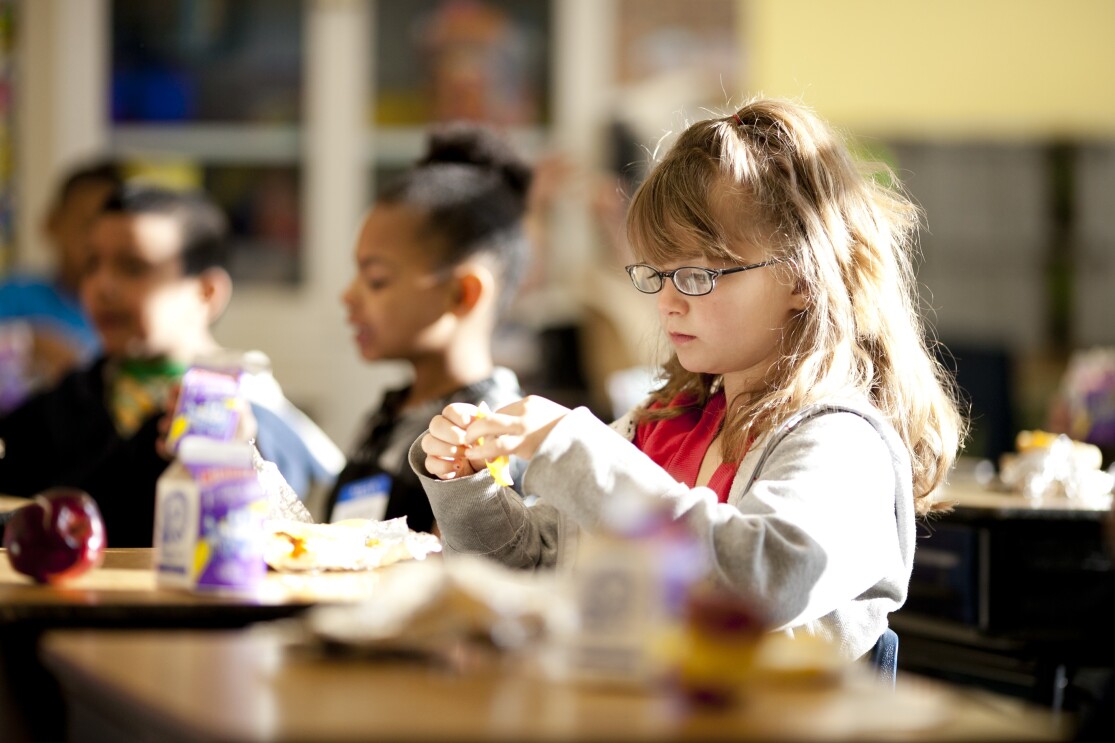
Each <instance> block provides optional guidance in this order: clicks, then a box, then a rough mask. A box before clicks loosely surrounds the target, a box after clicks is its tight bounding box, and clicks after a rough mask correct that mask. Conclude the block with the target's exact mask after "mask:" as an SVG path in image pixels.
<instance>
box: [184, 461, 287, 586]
mask: <svg viewBox="0 0 1115 743" xmlns="http://www.w3.org/2000/svg"><path fill="white" fill-rule="evenodd" d="M186 469H187V470H188V471H189V472H190V474H191V476H192V477H193V479H194V481H195V482H197V484H198V497H199V501H200V513H199V519H198V537H197V545H196V547H195V550H194V567H195V569H196V571H197V577H196V587H197V588H199V589H222V588H226V589H237V590H242V589H251V588H254V587H256V586H258V585H259V584H260V582H261V581H262V580H263V578H264V576H265V575H266V573H267V563H266V562H265V561H264V546H265V545H264V530H263V521H264V518H265V517H266V515H267V495H266V493H265V492H264V490H263V486H262V485H261V484H260V482H259V477H258V476H257V475H256V472H255V470H254V469H244V468H240V467H225V466H215V467H211V466H190V465H189V464H187V466H186Z"/></svg>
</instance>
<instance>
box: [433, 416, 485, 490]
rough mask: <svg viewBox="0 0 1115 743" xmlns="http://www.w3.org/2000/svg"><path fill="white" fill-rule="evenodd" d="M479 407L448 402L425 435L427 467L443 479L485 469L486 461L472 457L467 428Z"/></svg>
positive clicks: (463, 475) (450, 478)
mask: <svg viewBox="0 0 1115 743" xmlns="http://www.w3.org/2000/svg"><path fill="white" fill-rule="evenodd" d="M479 411H480V408H478V407H476V406H475V405H470V404H468V403H463V402H455V403H452V404H451V405H447V406H446V407H445V409H444V410H442V411H441V415H435V416H434V417H433V419H432V420H431V421H430V432H429V433H427V434H426V435H425V436H423V437H422V451H424V452H426V471H427V472H429V473H430V474H431V475H433V476H434V477H437V478H439V479H441V480H452V479H453V478H455V477H467V476H468V475H471V474H474V473H475V472H477V471H479V470H481V469H483V467H484V461H483V460H475V461H473V460H472V459H470V458H469V452H468V447H467V445H466V444H465V442H466V440H467V437H466V434H465V430H466V429H467V428H468V426H469V424H470V423H472V421H474V420H475V419H476V415H477V413H478V412H479Z"/></svg>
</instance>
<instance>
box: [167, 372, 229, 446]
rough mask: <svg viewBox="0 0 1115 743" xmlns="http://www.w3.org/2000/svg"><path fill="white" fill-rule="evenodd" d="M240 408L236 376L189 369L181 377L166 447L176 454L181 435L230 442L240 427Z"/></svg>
mask: <svg viewBox="0 0 1115 743" xmlns="http://www.w3.org/2000/svg"><path fill="white" fill-rule="evenodd" d="M243 406H244V402H243V400H242V398H241V397H240V379H239V375H233V374H226V373H223V372H218V371H212V370H210V369H204V368H199V367H194V368H191V369H190V370H188V371H187V372H186V374H185V375H184V376H183V377H182V389H181V391H180V392H179V393H178V404H177V406H176V407H175V410H174V417H173V418H171V422H170V431H169V432H168V433H167V448H168V449H169V450H170V451H172V452H175V451H177V450H178V443H179V442H180V441H181V440H182V437H183V436H204V437H206V438H210V439H215V440H217V441H230V440H231V439H232V437H233V436H234V435H235V433H236V427H237V426H238V425H239V424H240V413H241V410H242V409H243Z"/></svg>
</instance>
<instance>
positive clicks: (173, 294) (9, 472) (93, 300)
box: [0, 187, 343, 547]
mask: <svg viewBox="0 0 1115 743" xmlns="http://www.w3.org/2000/svg"><path fill="white" fill-rule="evenodd" d="M226 230H227V226H226V219H225V216H224V214H223V213H222V212H221V211H220V210H219V209H218V208H217V207H216V206H215V205H214V204H213V203H212V202H210V201H209V200H208V199H207V198H206V197H204V196H202V195H200V194H196V193H184V192H176V191H171V190H166V189H162V188H156V187H138V188H125V189H121V190H120V191H118V192H117V193H115V194H114V195H113V196H111V197H110V198H109V200H108V202H107V204H106V206H105V208H104V210H103V211H102V213H101V214H100V215H99V216H98V217H97V218H96V220H95V221H94V223H93V226H92V228H91V229H90V232H89V244H88V252H87V256H86V259H85V263H84V270H83V272H82V278H81V299H82V304H83V306H84V308H85V310H86V311H87V312H88V315H89V317H90V319H91V320H92V322H93V325H94V327H95V328H96V331H97V334H98V336H99V338H100V342H101V345H102V348H103V353H102V355H101V356H100V357H99V358H98V359H97V360H96V361H94V362H93V363H92V364H91V365H89V366H88V367H86V368H84V369H81V370H79V371H76V372H74V373H71V374H70V375H69V376H67V377H66V378H64V379H63V380H62V381H61V383H59V385H58V386H57V387H55V388H54V389H52V390H50V391H47V392H44V393H41V394H39V395H37V396H35V397H32V398H31V399H29V400H28V401H27V402H26V403H24V404H23V405H22V406H20V407H19V408H17V409H15V410H13V411H12V412H11V413H9V414H8V415H7V416H5V417H3V418H0V440H2V444H3V456H2V458H0V492H5V493H9V494H12V495H23V496H29V495H33V494H34V493H37V492H39V491H41V490H43V489H44V488H46V487H49V486H52V485H72V486H77V487H81V488H83V489H85V490H87V491H88V492H89V493H90V494H91V495H93V497H94V498H96V500H97V502H98V505H99V506H100V508H101V512H102V515H103V516H104V519H105V524H106V528H107V532H108V543H109V546H112V547H124V546H150V545H151V543H152V528H153V523H154V506H155V498H154V493H155V483H156V480H157V479H158V477H159V475H161V474H162V472H163V470H164V469H165V468H166V466H167V464H168V462H167V460H166V459H165V458H163V457H162V456H161V455H160V454H159V453H157V451H156V441H157V440H158V439H159V435H160V431H159V419H160V418H161V417H163V415H164V413H165V412H166V407H167V405H168V399H169V398H170V396H171V395H172V394H173V390H174V389H175V387H176V386H177V384H178V383H179V382H180V380H181V377H182V374H183V373H184V372H185V371H186V369H187V367H188V366H189V365H190V364H191V363H192V362H194V361H195V360H197V359H199V358H201V357H204V356H205V355H207V354H211V353H213V352H216V351H219V350H221V349H220V346H219V344H218V343H217V341H216V340H215V338H214V337H213V335H212V332H211V329H212V326H213V324H214V323H215V322H216V321H217V319H218V318H219V317H220V316H221V314H222V313H223V311H224V309H225V307H226V306H227V305H228V302H229V300H230V298H231V296H232V280H231V278H230V277H229V275H228V272H227V271H226V270H225V269H224V267H223V266H224V262H225V252H226V247H227V246H226ZM268 379H269V381H270V384H269V385H263V386H264V387H265V388H267V389H269V390H270V394H269V395H268V396H267V397H268V398H269V399H264V398H263V397H253V396H251V395H248V400H249V402H251V404H252V414H253V415H254V417H255V420H256V424H257V439H256V445H257V447H258V449H259V451H260V453H261V454H262V456H263V457H264V459H266V460H269V461H271V462H274V463H275V464H276V465H277V467H278V469H279V471H280V472H281V473H282V475H283V476H284V477H285V478H286V480H287V482H288V483H289V484H290V485H291V487H293V488H294V490H295V491H296V492H297V493H299V495H301V496H302V497H303V498H304V497H305V496H306V494H307V492H308V491H309V490H310V489H311V488H312V487H314V486H315V485H318V484H321V485H322V486H323V487H328V486H329V485H330V484H331V483H332V479H333V477H335V475H336V474H337V472H338V471H339V470H340V467H341V466H342V464H343V455H342V454H341V452H340V451H339V450H338V449H337V447H336V446H335V445H334V444H333V443H332V441H330V440H329V439H328V437H326V435H325V434H324V433H323V432H322V431H321V430H320V429H318V428H317V426H316V425H314V424H313V423H312V422H311V421H310V420H309V419H308V418H307V417H306V416H305V415H303V414H301V413H300V411H298V410H297V409H296V408H294V406H293V405H291V404H290V403H289V402H288V401H286V399H285V398H284V397H283V396H282V394H281V392H280V391H279V388H278V385H277V384H275V383H274V382H273V380H272V379H270V378H268ZM260 386H261V385H259V384H254V385H251V387H254V388H256V389H258V388H259V387H260Z"/></svg>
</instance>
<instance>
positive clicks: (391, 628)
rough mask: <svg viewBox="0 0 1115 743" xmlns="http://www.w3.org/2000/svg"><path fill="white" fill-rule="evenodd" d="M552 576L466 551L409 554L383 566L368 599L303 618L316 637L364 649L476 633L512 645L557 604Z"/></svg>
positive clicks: (533, 634)
mask: <svg viewBox="0 0 1115 743" xmlns="http://www.w3.org/2000/svg"><path fill="white" fill-rule="evenodd" d="M551 580H552V579H551V578H550V577H548V576H540V575H538V574H534V573H525V572H523V571H517V570H511V569H510V568H507V567H504V566H503V565H500V564H498V563H495V562H493V561H491V560H487V559H485V558H482V557H476V556H470V555H460V556H455V557H454V559H452V560H436V561H427V562H410V563H405V564H400V565H397V566H395V567H393V568H392V569H391V570H389V571H386V572H384V573H383V575H382V578H381V582H380V583H378V584H377V586H376V590H375V593H374V595H373V596H372V597H371V598H370V599H369V600H367V601H364V602H362V603H359V604H351V605H343V606H318V607H315V608H313V609H311V610H310V611H309V612H308V613H307V614H306V615H305V622H306V626H307V628H308V629H309V631H310V633H311V634H312V635H313V636H314V637H316V638H317V639H319V640H321V641H324V642H327V643H330V644H339V645H342V646H345V647H349V648H352V649H358V650H365V651H404V652H417V653H436V652H438V651H439V650H445V649H446V648H449V647H451V646H452V645H453V644H454V643H456V642H458V641H460V640H469V639H477V638H479V639H483V640H485V641H490V642H492V643H493V644H495V645H496V646H501V647H513V646H517V645H519V644H522V643H524V642H527V641H529V640H532V639H535V638H537V637H540V636H541V635H542V634H543V632H544V630H545V627H546V626H547V625H548V623H549V621H550V618H551V615H552V614H553V612H555V611H557V610H558V607H559V604H558V602H556V601H555V591H554V587H553V583H552V582H551Z"/></svg>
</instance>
